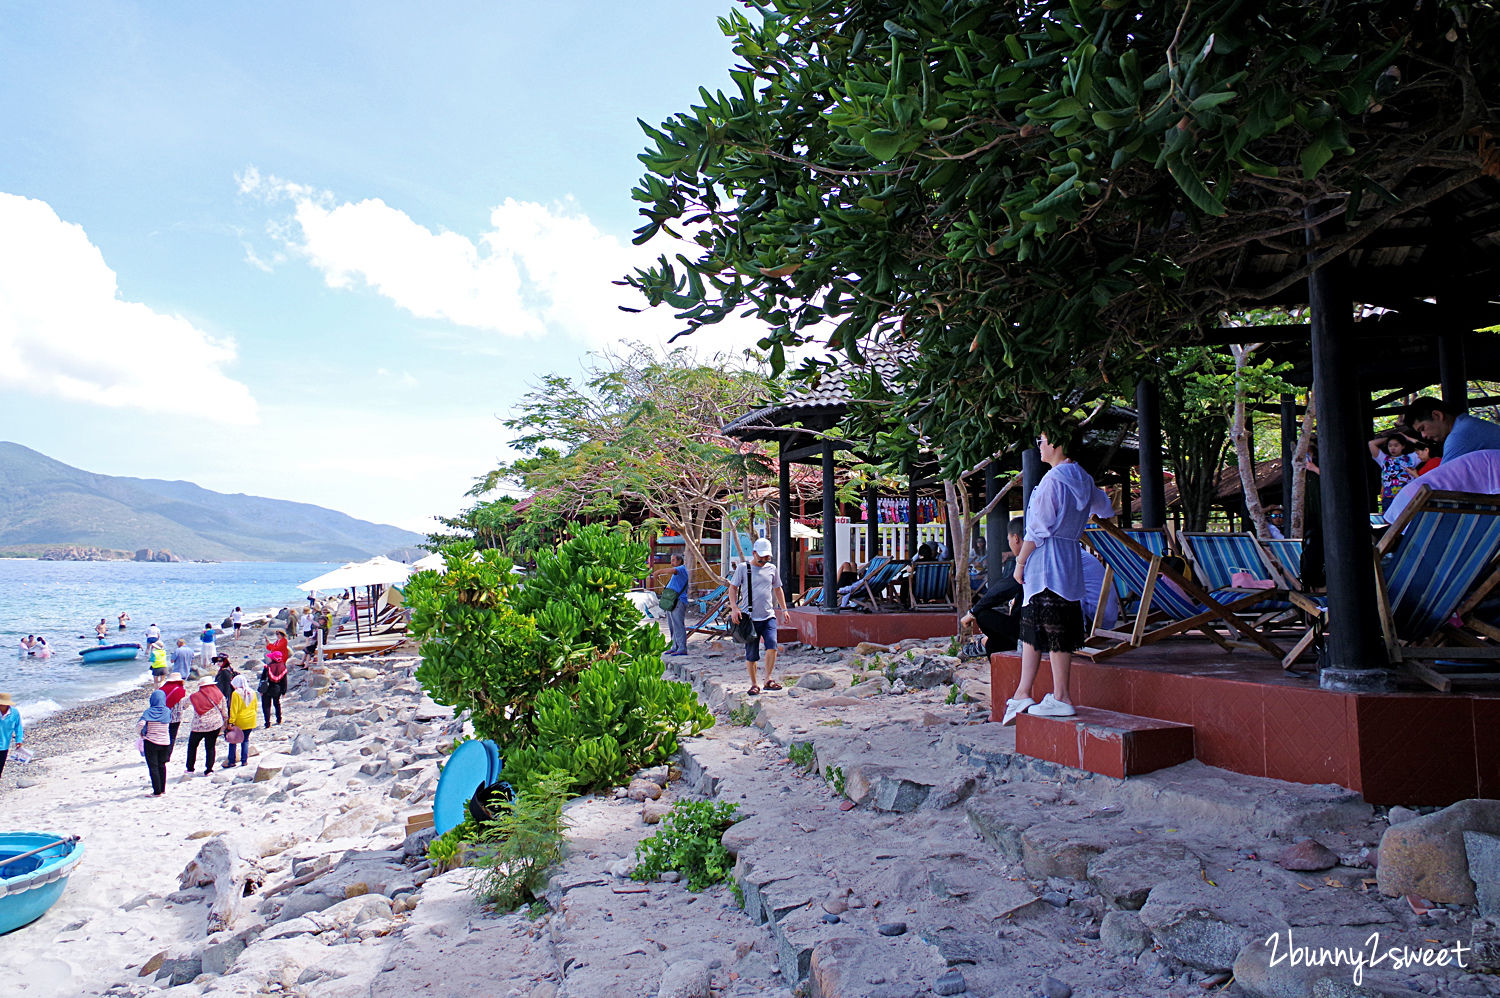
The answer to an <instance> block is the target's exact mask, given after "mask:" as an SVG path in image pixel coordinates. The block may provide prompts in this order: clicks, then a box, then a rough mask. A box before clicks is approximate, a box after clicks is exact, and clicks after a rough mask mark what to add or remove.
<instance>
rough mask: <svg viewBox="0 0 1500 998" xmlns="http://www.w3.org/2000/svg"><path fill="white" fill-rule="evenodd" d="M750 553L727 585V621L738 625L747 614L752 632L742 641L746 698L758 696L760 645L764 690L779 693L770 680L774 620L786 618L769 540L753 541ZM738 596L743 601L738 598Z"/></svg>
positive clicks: (771, 675)
mask: <svg viewBox="0 0 1500 998" xmlns="http://www.w3.org/2000/svg"><path fill="white" fill-rule="evenodd" d="M753 551H754V554H753V555H752V556H751V558H750V560H749V561H748V562H745V563H743V564H741V565H740V566H739V567H738V568H736V569H735V570H734V577H733V578H732V579H731V580H730V582H729V622H730V623H731V624H735V625H738V624H739V622H740V617H742V616H743V615H745V614H747V613H748V614H749V615H750V622H751V624H752V625H753V626H754V628H755V630H754V633H753V634H752V636H751V638H750V640H749V641H746V642H745V670H746V671H747V672H749V673H750V695H751V696H756V695H758V694H759V693H760V689H761V688H760V684H759V683H757V682H756V676H755V670H756V663H757V662H758V661H759V660H760V646H761V642H762V641H764V642H765V645H766V679H765V688H766V689H768V690H779V689H781V684H780V683H778V682H777V681H776V680H775V679H774V678H772V677H773V676H774V674H775V672H776V620H777V617H778V616H779V617H781V618H782V619H786V618H787V609H786V593H785V592H784V591H783V590H782V588H781V573H780V572H778V571H777V570H776V565H775V564H774V563H773V562H772V561H771V541H770V539H769V538H766V537H762V538H760V539H759V540H757V541H756V542H755V547H754V548H753ZM741 593H743V594H744V597H745V598H744V599H741V598H740V595H741Z"/></svg>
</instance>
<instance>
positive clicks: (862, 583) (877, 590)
mask: <svg viewBox="0 0 1500 998" xmlns="http://www.w3.org/2000/svg"><path fill="white" fill-rule="evenodd" d="M910 570H911V566H910V565H909V564H907V563H906V562H904V561H891V562H887V563H886V564H885V565H882V566H881V567H880V569H879V570H878V571H875V572H867V573H865V575H864V576H862V577H861V578H860V580H859V581H858V582H856V583H854V585H853V586H851V587H850V588H851V589H852V590H853V591H852V592H850V593H849V594H848V596H846V597H844V598H843V599H842V600H841V601H840V605H842V606H850V607H854V608H855V609H859V610H867V611H869V612H871V613H875V612H878V611H879V610H880V608H881V606H882V605H892V606H894V605H896V601H895V599H893V598H887V596H886V591H887V590H889V589H890V587H891V585H892V584H893V583H895V582H896V581H897V580H898V579H901V578H902V577H903V576H905V575H906V574H907V572H909V571H910ZM839 591H840V592H843V590H839Z"/></svg>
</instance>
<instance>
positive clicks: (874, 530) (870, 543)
mask: <svg viewBox="0 0 1500 998" xmlns="http://www.w3.org/2000/svg"><path fill="white" fill-rule="evenodd" d="M879 502H880V490H879V489H877V488H876V487H875V482H874V481H871V482H870V484H869V487H867V488H866V489H865V561H866V562H869V560H870V559H871V558H873V557H875V556H876V555H877V554H879V553H880V513H879V511H878V510H877V509H876V507H877V505H878V504H879Z"/></svg>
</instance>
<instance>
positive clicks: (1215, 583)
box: [1177, 530, 1294, 629]
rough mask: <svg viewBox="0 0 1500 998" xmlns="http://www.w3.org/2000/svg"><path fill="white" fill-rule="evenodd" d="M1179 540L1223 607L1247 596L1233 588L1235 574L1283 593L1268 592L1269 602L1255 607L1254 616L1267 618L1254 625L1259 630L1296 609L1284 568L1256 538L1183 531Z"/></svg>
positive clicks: (1237, 533) (1195, 572) (1205, 586)
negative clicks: (1264, 582) (1245, 574)
mask: <svg viewBox="0 0 1500 998" xmlns="http://www.w3.org/2000/svg"><path fill="white" fill-rule="evenodd" d="M1177 540H1178V541H1179V542H1180V543H1181V544H1182V550H1183V553H1184V554H1186V555H1187V557H1188V561H1190V562H1192V565H1193V574H1194V575H1196V576H1197V577H1198V582H1199V584H1200V585H1202V586H1203V588H1205V589H1207V590H1208V591H1209V593H1210V594H1211V595H1212V596H1213V598H1214V599H1216V600H1218V601H1219V602H1220V603H1230V602H1233V601H1234V600H1236V599H1238V598H1239V597H1240V596H1243V595H1244V594H1245V592H1246V590H1243V589H1236V588H1235V587H1234V579H1233V576H1234V573H1235V572H1249V573H1250V574H1251V575H1252V576H1254V577H1255V578H1257V579H1269V580H1270V581H1272V582H1274V583H1276V588H1277V589H1279V590H1282V592H1281V593H1274V592H1272V591H1270V590H1267V598H1266V599H1264V600H1262V601H1261V602H1259V603H1257V604H1255V606H1254V607H1252V611H1253V612H1255V613H1258V614H1264V616H1263V617H1262V618H1261V619H1258V620H1256V622H1255V626H1256V628H1257V629H1260V628H1263V627H1265V626H1266V624H1268V623H1269V622H1270V621H1271V620H1272V619H1274V618H1276V617H1277V616H1279V615H1282V614H1285V612H1286V611H1288V610H1291V609H1293V608H1294V607H1293V605H1292V603H1291V602H1289V601H1288V600H1287V599H1285V598H1284V596H1285V591H1286V590H1289V589H1291V588H1292V586H1291V584H1290V582H1289V581H1288V580H1287V578H1286V574H1285V573H1284V572H1283V571H1282V569H1281V564H1280V563H1279V562H1277V561H1275V560H1274V559H1272V558H1271V557H1270V556H1268V555H1267V554H1266V552H1265V550H1264V549H1263V548H1262V547H1261V546H1260V544H1259V542H1257V541H1256V539H1255V535H1254V534H1248V533H1243V532H1235V533H1225V532H1222V531H1204V530H1193V531H1187V530H1184V531H1182V532H1181V533H1179V534H1178V535H1177ZM1286 616H1288V617H1291V616H1292V615H1291V614H1286Z"/></svg>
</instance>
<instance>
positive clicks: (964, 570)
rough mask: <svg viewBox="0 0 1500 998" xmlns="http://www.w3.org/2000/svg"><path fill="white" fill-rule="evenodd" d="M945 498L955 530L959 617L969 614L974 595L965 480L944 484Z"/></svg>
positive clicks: (955, 596)
mask: <svg viewBox="0 0 1500 998" xmlns="http://www.w3.org/2000/svg"><path fill="white" fill-rule="evenodd" d="M943 498H944V499H945V500H946V501H947V506H948V524H949V526H951V527H952V528H953V605H954V606H955V607H957V608H958V614H959V616H963V615H964V614H966V613H968V612H969V603H970V602H971V601H972V600H973V594H972V593H971V592H970V591H969V532H970V530H971V524H970V522H969V521H970V519H971V515H972V514H971V511H970V509H969V490H968V489H966V488H965V487H964V483H963V479H959V480H958V482H957V483H954V482H944V483H943Z"/></svg>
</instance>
